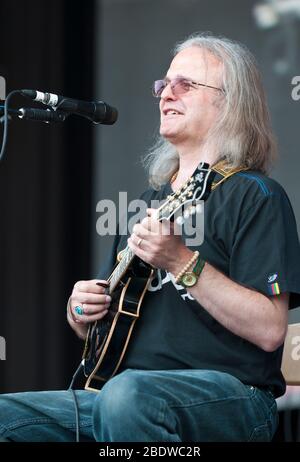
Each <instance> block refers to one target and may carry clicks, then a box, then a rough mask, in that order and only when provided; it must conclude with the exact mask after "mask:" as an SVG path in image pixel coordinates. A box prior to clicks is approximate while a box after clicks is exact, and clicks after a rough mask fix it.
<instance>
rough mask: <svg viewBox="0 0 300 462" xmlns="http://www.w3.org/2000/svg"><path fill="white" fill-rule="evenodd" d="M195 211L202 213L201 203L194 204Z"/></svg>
mask: <svg viewBox="0 0 300 462" xmlns="http://www.w3.org/2000/svg"><path fill="white" fill-rule="evenodd" d="M196 212H197V213H202V212H203V206H202V204H197V205H196Z"/></svg>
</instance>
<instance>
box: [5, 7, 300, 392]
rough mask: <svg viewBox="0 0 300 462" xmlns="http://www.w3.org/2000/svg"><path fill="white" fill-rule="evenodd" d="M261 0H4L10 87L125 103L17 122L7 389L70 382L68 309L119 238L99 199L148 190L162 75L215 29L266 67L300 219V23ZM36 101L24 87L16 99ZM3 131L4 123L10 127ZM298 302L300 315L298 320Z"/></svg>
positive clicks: (9, 224)
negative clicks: (271, 16) (267, 11)
mask: <svg viewBox="0 0 300 462" xmlns="http://www.w3.org/2000/svg"><path fill="white" fill-rule="evenodd" d="M255 4H256V1H254V0H243V1H242V2H241V1H240V0H226V1H222V0H209V1H208V0H87V1H85V2H75V1H71V0H51V1H49V0H48V1H47V2H44V1H38V0H23V1H22V2H20V1H18V0H1V2H0V18H1V28H0V75H2V76H4V77H5V79H6V82H7V93H8V92H9V91H11V90H15V89H21V88H32V89H38V90H43V91H51V92H53V93H58V94H62V95H65V96H69V97H73V98H78V99H85V100H93V99H104V100H105V101H107V102H108V103H109V104H111V105H113V106H116V107H117V108H118V110H119V120H118V122H117V124H116V125H114V126H112V127H106V126H105V127H104V126H96V125H93V124H91V123H90V122H89V121H87V120H85V119H82V118H78V117H77V118H76V117H72V118H69V119H68V120H67V121H66V122H64V123H63V124H57V125H49V126H48V125H46V124H42V123H38V122H31V121H23V120H22V121H20V120H16V119H14V120H12V121H11V123H10V126H9V136H8V144H7V148H6V155H5V158H4V160H3V161H2V162H1V163H0V220H1V222H0V223H1V226H0V336H2V337H5V340H6V347H7V358H6V361H0V390H1V392H14V391H23V390H33V389H39V390H42V389H59V388H65V387H66V386H67V385H68V384H69V382H70V379H71V376H72V372H73V371H74V369H75V368H76V366H77V364H78V363H79V361H80V358H81V352H82V344H81V342H80V341H78V340H77V339H76V337H75V335H74V334H73V333H72V331H71V330H70V328H69V327H68V325H67V322H66V319H65V308H66V302H67V299H68V296H69V295H70V293H71V291H72V287H73V285H74V283H75V282H76V281H77V280H80V279H89V278H91V277H94V276H95V275H96V274H97V271H98V269H99V265H100V262H101V259H102V258H103V256H104V255H105V253H106V252H107V249H108V246H109V244H110V238H108V237H104V238H103V237H101V236H99V235H97V233H96V226H95V225H96V220H97V216H98V214H97V212H96V205H97V203H98V201H99V200H101V199H103V198H105V199H109V198H110V199H113V200H115V201H116V202H117V199H118V192H119V191H127V192H128V200H130V199H132V198H134V197H136V195H138V194H139V193H140V192H141V191H142V190H144V189H145V187H146V176H145V173H144V172H143V169H142V166H141V164H140V161H139V159H140V156H141V155H142V154H143V153H144V152H145V150H146V149H147V148H148V147H149V146H150V145H151V143H152V142H153V138H154V135H155V133H156V131H157V128H158V107H157V101H154V100H153V98H152V97H151V85H152V82H153V80H154V79H156V78H160V77H161V76H162V75H164V74H165V72H166V70H167V68H168V65H169V62H170V59H171V54H170V50H171V49H172V47H173V46H174V44H175V42H177V41H178V40H182V39H184V38H185V37H186V36H187V35H189V34H190V33H191V32H195V31H207V30H210V31H212V32H213V33H214V34H216V35H222V34H223V35H226V36H228V37H229V38H233V39H237V40H240V41H241V42H243V43H245V44H246V45H247V46H248V47H249V48H250V50H251V51H252V52H253V53H254V54H255V56H256V57H257V59H258V61H259V65H260V68H261V70H262V73H263V78H264V82H265V86H266V89H267V94H268V99H269V104H270V109H271V113H272V120H273V125H274V129H275V131H276V134H277V136H278V140H279V145H280V155H281V158H280V161H279V163H278V165H277V167H276V169H275V170H274V172H273V174H272V176H273V177H274V178H276V179H277V180H278V181H280V183H281V184H282V185H283V186H284V188H285V189H286V191H287V193H288V195H289V196H290V199H291V202H292V204H293V207H294V211H295V215H296V218H297V220H298V223H299V222H300V199H299V180H298V178H299V167H300V160H299V109H300V101H298V102H297V101H293V100H292V98H291V91H292V86H291V79H292V77H293V76H294V75H300V45H299V43H300V40H299V38H300V37H299V33H300V28H299V25H300V22H299V20H298V19H293V18H290V19H288V20H285V21H283V22H281V23H279V24H278V25H277V26H276V27H274V28H271V29H268V30H262V29H259V28H258V27H257V24H256V22H255V19H254V16H253V7H254V5H255ZM30 105H32V102H31V101H30V100H26V99H25V98H23V97H14V98H13V99H12V106H14V107H21V106H30ZM0 133H1V127H0ZM299 319H300V315H299V310H298V311H297V310H294V311H293V312H292V314H291V317H290V320H291V321H294V320H299Z"/></svg>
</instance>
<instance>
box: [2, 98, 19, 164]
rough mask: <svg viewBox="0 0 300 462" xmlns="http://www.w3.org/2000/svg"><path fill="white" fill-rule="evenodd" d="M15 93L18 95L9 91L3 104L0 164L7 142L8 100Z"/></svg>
mask: <svg viewBox="0 0 300 462" xmlns="http://www.w3.org/2000/svg"><path fill="white" fill-rule="evenodd" d="M16 93H20V90H13V91H11V92H10V93H9V94H8V95H7V97H6V99H5V102H4V129H3V139H2V146H1V152H0V162H1V160H2V158H3V156H4V151H5V147H6V142H7V133H8V101H9V100H10V98H11V97H12V96H13V95H15V94H16Z"/></svg>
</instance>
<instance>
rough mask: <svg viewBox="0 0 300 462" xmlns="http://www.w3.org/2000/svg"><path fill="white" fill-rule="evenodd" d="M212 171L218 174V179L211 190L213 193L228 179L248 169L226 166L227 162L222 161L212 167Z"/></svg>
mask: <svg viewBox="0 0 300 462" xmlns="http://www.w3.org/2000/svg"><path fill="white" fill-rule="evenodd" d="M211 169H212V170H213V171H214V172H216V177H215V179H214V181H213V183H212V186H211V190H212V191H213V190H214V189H216V188H217V187H218V186H219V185H220V184H221V183H223V182H224V181H226V180H227V179H228V178H230V177H231V176H232V175H234V174H235V173H238V172H242V171H244V170H248V168H246V167H235V168H232V167H229V166H228V165H227V164H226V161H225V160H221V161H219V162H217V163H216V164H215V165H213V166H212V167H211Z"/></svg>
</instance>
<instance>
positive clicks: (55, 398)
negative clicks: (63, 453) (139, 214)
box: [0, 34, 300, 442]
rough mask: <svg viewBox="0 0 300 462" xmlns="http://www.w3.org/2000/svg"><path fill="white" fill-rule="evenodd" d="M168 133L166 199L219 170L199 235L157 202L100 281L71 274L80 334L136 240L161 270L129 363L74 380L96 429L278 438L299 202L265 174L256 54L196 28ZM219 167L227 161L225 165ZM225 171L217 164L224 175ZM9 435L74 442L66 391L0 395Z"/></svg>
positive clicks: (82, 410)
mask: <svg viewBox="0 0 300 462" xmlns="http://www.w3.org/2000/svg"><path fill="white" fill-rule="evenodd" d="M153 93H154V96H155V97H158V98H160V138H159V140H158V142H157V144H156V145H155V146H154V148H153V149H152V150H150V152H149V153H148V155H147V156H146V163H147V165H148V167H149V172H150V184H151V189H149V190H148V191H146V193H144V194H143V195H142V198H143V199H144V200H145V201H146V202H147V204H149V205H151V200H163V199H165V198H166V197H168V196H169V195H171V194H172V193H173V192H174V191H177V190H178V189H179V188H181V186H182V185H183V184H185V183H186V182H187V181H188V180H189V178H190V177H191V175H193V172H194V171H195V170H196V168H197V166H198V164H199V163H201V162H205V163H208V164H210V166H212V167H213V168H214V171H215V172H216V183H215V187H214V189H213V191H212V192H211V193H210V195H209V197H208V199H207V201H206V203H205V207H204V216H205V233H204V241H203V243H202V244H198V245H197V246H196V247H195V246H194V247H193V246H190V245H188V244H187V241H186V239H185V236H181V235H179V234H178V233H175V232H173V229H174V228H172V226H171V231H172V232H170V233H166V232H165V229H164V225H163V224H161V223H160V222H159V221H158V220H157V216H156V213H155V210H154V209H153V208H148V210H147V217H146V218H144V219H143V220H142V221H141V223H138V224H136V225H135V226H134V228H133V232H132V234H131V236H130V237H128V241H127V237H124V236H117V237H116V241H115V245H114V246H113V249H112V252H111V256H110V259H109V261H108V262H106V264H103V265H102V267H101V271H100V275H99V278H98V279H95V280H89V281H79V282H77V283H76V284H75V286H74V289H73V292H72V294H71V297H70V300H69V304H68V321H69V324H70V325H71V327H72V328H73V329H74V331H75V332H76V333H77V334H78V336H79V337H81V338H85V336H86V334H87V329H88V326H89V325H90V324H91V322H94V321H96V320H100V319H102V318H104V316H106V314H107V313H108V311H109V306H110V301H111V298H110V297H109V296H108V295H107V294H106V293H105V289H104V287H103V286H104V285H105V282H106V281H107V277H108V275H109V273H110V271H111V268H112V266H113V264H114V262H115V261H116V257H117V255H118V253H119V251H121V250H123V249H124V248H125V247H126V245H127V244H128V246H129V249H130V250H131V251H132V252H133V253H134V254H135V255H136V256H137V257H139V258H140V259H141V260H143V261H144V262H146V263H147V264H149V265H151V266H152V267H153V268H155V270H156V271H155V276H154V278H153V279H152V280H151V282H150V285H149V287H148V291H147V293H146V295H145V297H144V300H143V305H142V310H141V317H140V319H139V320H138V321H137V323H136V326H135V329H134V331H133V334H132V336H131V338H130V342H129V346H128V348H127V350H126V354H125V356H124V358H123V360H122V363H121V367H120V369H119V371H118V374H116V375H115V376H114V377H113V378H111V379H110V380H108V381H107V382H106V383H105V385H104V386H103V388H102V389H101V391H100V393H94V392H92V391H88V390H78V391H76V396H77V402H78V409H79V416H80V418H79V428H80V433H81V436H82V438H83V439H84V440H88V441H93V440H96V441H106V442H108V441H144V442H150V441H166V442H179V441H271V440H272V438H273V436H274V433H275V431H276V427H277V421H278V417H277V408H276V401H275V398H276V397H278V396H280V395H282V394H283V393H284V391H285V382H284V379H283V376H282V374H281V371H280V364H281V357H282V346H283V342H284V338H285V334H286V329H287V313H288V308H289V307H295V306H297V305H298V304H299V301H300V296H299V294H300V269H299V268H300V266H299V261H300V248H299V239H298V236H297V229H296V223H295V219H294V215H293V211H292V208H291V205H290V202H289V200H288V198H287V196H286V194H285V192H284V190H283V189H282V187H281V186H280V185H279V184H278V183H276V182H275V181H274V180H272V179H270V178H269V177H268V176H267V175H266V173H267V172H268V170H269V169H270V166H271V164H272V162H273V160H274V158H275V154H276V147H275V146H276V144H275V142H274V136H273V133H272V130H271V126H270V120H269V115H268V110H267V104H266V100H265V95H264V91H263V87H262V84H261V79H260V75H259V72H258V70H257V66H256V64H255V61H254V58H253V57H252V55H251V53H250V52H249V51H248V50H247V49H246V48H245V47H243V46H242V45H240V44H238V43H235V42H233V41H230V40H228V39H225V38H218V37H213V36H210V35H204V34H196V35H193V36H191V37H189V38H188V39H187V40H185V41H184V42H182V43H180V44H179V45H178V46H177V47H176V48H175V53H174V57H173V60H172V62H171V64H170V67H169V69H168V71H167V73H166V74H165V76H164V78H162V79H160V80H157V81H156V82H155V83H154V87H153ZM222 172H225V174H224V175H222ZM218 175H219V176H218ZM0 415H1V417H0V434H2V436H3V437H4V438H6V439H7V440H12V441H72V440H73V438H74V429H75V425H74V409H73V401H72V396H71V394H70V393H68V392H63V391H62V392H50V391H47V392H38V393H37V392H35V393H26V394H24V393H21V394H15V395H14V394H11V395H3V396H2V397H0Z"/></svg>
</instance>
